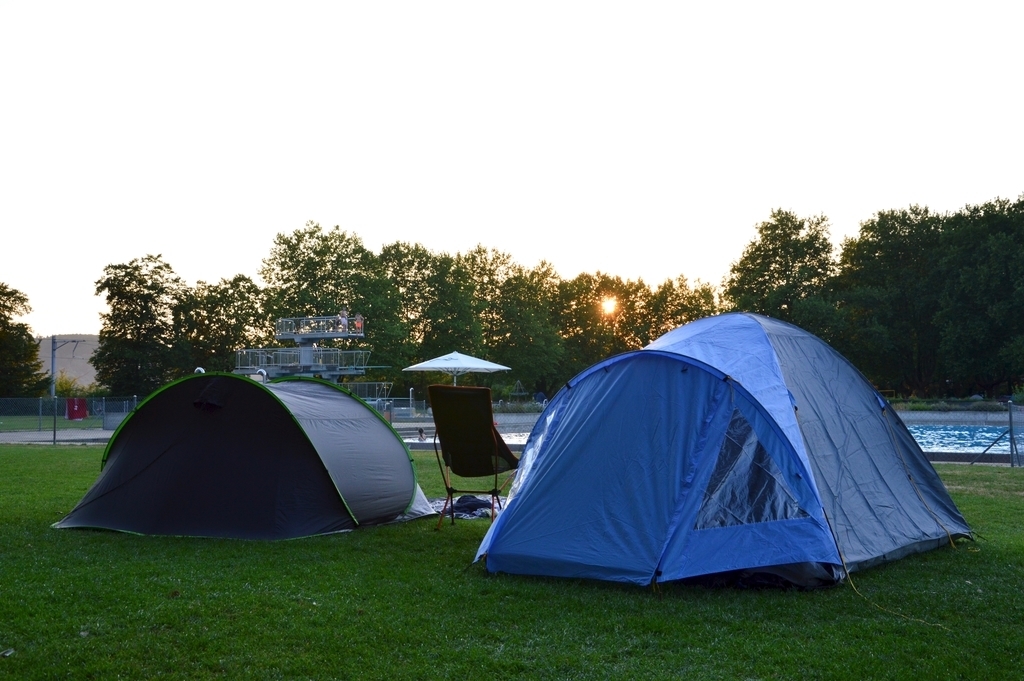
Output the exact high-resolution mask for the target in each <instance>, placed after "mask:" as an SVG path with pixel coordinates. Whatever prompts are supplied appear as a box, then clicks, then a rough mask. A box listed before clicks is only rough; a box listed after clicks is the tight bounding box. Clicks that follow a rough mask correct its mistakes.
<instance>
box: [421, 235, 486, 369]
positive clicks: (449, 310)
mask: <svg viewBox="0 0 1024 681" xmlns="http://www.w3.org/2000/svg"><path fill="white" fill-rule="evenodd" d="M427 288H428V291H429V302H428V304H427V307H426V309H425V310H424V311H423V314H424V317H425V321H424V328H423V342H422V344H421V345H420V348H419V352H418V356H419V358H420V359H430V358H431V357H435V356H438V355H444V354H447V353H449V352H452V351H458V352H463V353H465V354H467V355H478V354H480V353H481V350H482V349H483V342H482V341H483V338H482V331H481V324H480V317H479V315H478V309H477V305H476V302H475V297H476V287H475V285H474V282H473V277H472V274H471V273H470V271H469V269H468V268H467V267H466V266H465V265H464V264H463V263H462V262H461V261H460V260H459V259H458V258H457V257H452V256H450V255H447V254H441V255H439V256H436V257H435V261H434V269H433V271H432V272H431V274H430V276H429V277H427Z"/></svg>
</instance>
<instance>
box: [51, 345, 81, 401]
mask: <svg viewBox="0 0 1024 681" xmlns="http://www.w3.org/2000/svg"><path fill="white" fill-rule="evenodd" d="M84 342H85V341H84V340H77V339H74V338H69V339H67V340H63V341H61V342H60V344H59V345H58V344H57V336H56V335H54V336H50V397H56V396H57V348H62V347H64V346H65V345H69V344H71V343H74V344H75V345H76V346H77V345H78V344H79V343H84ZM72 354H74V352H73V351H72Z"/></svg>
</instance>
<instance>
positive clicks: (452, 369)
mask: <svg viewBox="0 0 1024 681" xmlns="http://www.w3.org/2000/svg"><path fill="white" fill-rule="evenodd" d="M511 370H512V367H507V366H504V365H501V364H495V363H494V362H488V361H487V360H486V359H479V358H477V357H470V356H469V355H463V354H462V353H461V352H450V353H448V354H447V355H443V356H441V357H435V358H434V359H428V360H427V361H425V362H420V363H419V364H413V365H412V366H411V367H406V368H404V369H402V371H440V372H442V373H445V374H448V375H449V376H451V377H452V384H453V385H458V384H459V379H458V377H459V376H461V375H462V374H469V373H481V374H490V373H494V372H495V371H511Z"/></svg>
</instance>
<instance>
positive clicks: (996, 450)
mask: <svg viewBox="0 0 1024 681" xmlns="http://www.w3.org/2000/svg"><path fill="white" fill-rule="evenodd" d="M907 428H908V430H910V434H911V435H913V436H914V439H915V440H917V444H919V445H921V449H923V450H924V451H926V452H964V453H970V452H974V453H977V454H980V453H981V452H983V451H985V448H986V447H988V446H989V445H990V444H992V443H993V442H994V441H995V439H996V438H998V437H999V436H1000V435H1001V434H1002V433H1003V432H1005V431H1006V428H1005V427H1003V426H935V425H927V426H907ZM528 435H529V433H502V435H501V437H502V439H504V440H505V442H506V443H508V444H510V445H523V444H525V443H526V437H527V436H528ZM1008 437H1009V436H1006V437H1003V439H1001V440H1000V441H999V443H998V444H996V445H995V446H994V447H992V449H990V450H989V452H991V453H993V454H1009V453H1010V442H1009V440H1008V439H1007V438H1008ZM406 441H407V442H410V443H412V442H416V441H417V440H416V438H410V439H407V440H406ZM1017 446H1018V448H1019V449H1024V433H1019V432H1018V433H1017Z"/></svg>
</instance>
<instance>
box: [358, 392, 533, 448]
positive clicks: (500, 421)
mask: <svg viewBox="0 0 1024 681" xmlns="http://www.w3.org/2000/svg"><path fill="white" fill-rule="evenodd" d="M367 402H368V403H369V404H370V406H371V407H373V408H374V409H376V410H377V411H378V412H380V413H381V414H382V415H383V416H384V418H386V419H387V420H388V421H389V422H391V425H392V426H393V427H394V429H395V430H396V431H398V434H399V435H401V436H402V439H403V440H405V441H406V443H407V444H408V445H409V446H410V447H411V448H412V449H431V450H433V441H434V417H433V414H432V413H431V411H430V407H429V406H428V405H427V404H426V402H425V401H423V400H410V399H407V398H387V399H379V400H372V399H368V400H367ZM492 410H493V412H494V425H495V426H497V428H498V432H499V433H500V434H501V437H502V438H503V439H504V440H505V443H506V444H508V446H509V448H510V449H512V450H519V449H522V447H523V445H524V444H526V438H527V436H528V435H529V434H530V431H531V430H533V425H534V424H535V423H536V422H537V418H538V417H539V416H540V413H541V412H542V411H543V410H544V404H541V403H539V402H512V401H509V402H506V401H503V400H499V401H498V402H495V403H494V404H493V405H492ZM421 428H422V429H423V439H422V440H420V433H419V431H420V429H421Z"/></svg>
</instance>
